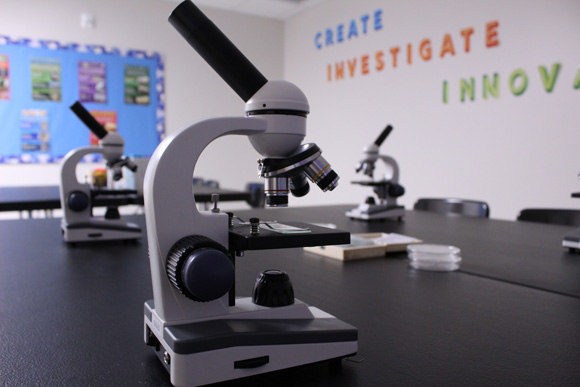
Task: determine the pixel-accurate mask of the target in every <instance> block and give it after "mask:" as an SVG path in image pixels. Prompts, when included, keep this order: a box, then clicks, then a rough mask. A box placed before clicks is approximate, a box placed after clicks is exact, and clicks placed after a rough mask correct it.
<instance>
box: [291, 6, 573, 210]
mask: <svg viewBox="0 0 580 387" xmlns="http://www.w3.org/2000/svg"><path fill="white" fill-rule="evenodd" d="M377 10H380V11H381V12H382V28H381V29H379V30H376V31H375V30H374V24H373V22H372V20H373V14H374V13H375V11H377ZM364 14H370V20H369V22H368V26H367V27H368V31H367V33H366V34H364V33H362V30H361V29H362V22H361V21H360V18H361V16H362V15H364ZM579 17H580V2H579V1H577V0H567V1H566V0H557V1H548V0H545V1H540V0H538V1H526V0H510V1H502V0H487V1H459V0H446V1H432V0H382V1H381V0H358V1H356V2H355V1H349V0H332V1H327V2H325V3H323V4H322V5H319V6H317V7H314V8H312V9H311V10H309V11H307V12H305V13H302V14H300V15H298V16H296V17H293V18H292V19H290V20H289V21H288V22H287V23H286V25H285V44H284V46H285V49H286V51H285V78H286V79H287V80H289V81H291V82H294V83H295V84H297V85H298V86H299V87H301V88H302V89H303V91H304V92H305V93H306V95H307V96H308V98H309V101H310V105H311V111H312V113H311V114H310V116H309V136H308V139H309V140H310V141H313V142H316V143H318V145H319V146H320V147H321V148H322V149H323V151H324V155H325V156H326V158H327V160H328V161H329V162H330V163H331V164H332V165H333V167H334V168H335V170H336V171H337V172H338V173H339V175H340V176H341V177H342V179H341V185H340V186H339V187H338V188H337V189H336V190H335V191H334V192H332V193H327V194H324V195H323V194H321V193H318V192H316V193H314V194H311V195H310V196H309V197H307V198H305V199H303V201H302V203H316V202H321V201H326V202H329V203H341V202H342V203H344V202H360V201H361V200H363V199H364V197H365V196H367V195H368V194H371V192H370V190H369V188H364V187H360V186H353V185H351V184H349V182H350V181H352V180H357V179H359V180H360V179H361V177H362V176H360V175H356V174H355V173H354V165H355V164H356V163H357V161H358V159H359V155H360V151H361V149H362V147H363V146H365V145H367V144H368V143H370V142H372V141H374V139H375V138H376V136H377V135H378V134H379V133H380V131H381V130H382V129H383V128H384V127H385V126H386V124H387V123H391V124H392V125H393V126H394V130H393V132H392V133H391V136H390V137H389V138H388V139H387V141H386V142H385V143H384V144H383V146H382V148H381V150H382V151H383V152H384V153H387V154H389V155H392V156H393V157H395V158H396V159H397V160H398V162H399V164H400V168H401V183H402V184H403V185H404V186H405V188H406V189H407V193H406V194H405V196H403V197H402V202H403V203H404V204H405V205H406V206H407V207H411V206H412V205H413V203H414V201H415V200H416V198H418V197H425V196H455V197H464V198H472V199H483V200H486V201H488V202H489V204H490V206H491V215H492V217H495V218H505V219H514V218H515V217H516V215H517V213H518V212H519V210H520V209H521V208H523V207H530V206H534V207H541V206H545V207H569V208H578V207H580V202H578V201H577V200H578V199H571V198H570V194H571V193H572V192H576V191H580V182H579V181H578V179H577V177H576V176H577V175H578V172H579V171H580V159H579V158H578V144H580V130H579V125H580V89H578V88H576V89H575V88H574V87H573V84H574V80H575V79H576V80H577V81H578V82H580V80H578V77H580V74H579V71H580V68H579V63H580V51H579V50H578V47H580V23H579V22H578V20H579ZM353 19H354V20H355V23H356V25H357V26H358V32H359V35H358V37H354V36H353V37H352V38H351V39H347V33H348V31H349V26H350V23H351V20H353ZM492 21H497V22H498V23H499V25H498V27H497V37H496V38H495V39H497V40H498V42H499V45H497V46H495V47H486V44H485V39H486V38H485V31H486V23H488V22H492ZM339 24H344V40H343V42H341V43H338V42H336V33H337V32H336V30H337V26H338V25H339ZM466 27H472V28H473V34H472V35H471V38H470V50H469V52H465V48H464V44H465V40H464V38H463V37H462V35H461V33H460V31H461V30H462V29H464V28H466ZM327 28H330V29H333V30H334V44H333V45H330V46H323V47H322V48H321V49H317V48H316V47H315V36H316V34H317V32H319V31H320V32H322V33H323V34H324V33H325V30H326V29H327ZM445 34H450V36H451V39H452V42H453V45H454V49H455V55H451V54H446V55H444V57H443V58H440V57H439V53H440V50H441V44H442V41H443V38H444V36H445ZM425 38H428V39H430V40H431V46H432V50H433V56H432V58H431V59H430V60H428V61H425V60H422V59H421V58H420V57H419V51H418V46H419V44H420V42H421V41H422V40H423V39H425ZM492 40H493V39H492ZM322 42H323V43H324V40H322ZM409 43H410V44H412V46H413V51H412V55H413V56H412V64H410V65H409V64H407V61H406V48H407V44H409ZM395 46H399V47H400V52H399V54H398V64H397V67H396V68H393V66H392V63H391V60H392V56H391V54H390V49H391V48H392V47H395ZM379 51H383V52H384V57H383V60H384V62H385V65H384V68H383V69H382V70H378V69H377V68H376V66H377V65H378V64H380V63H379V62H378V61H377V60H376V59H375V55H376V54H377V52H379ZM365 55H369V62H368V63H369V71H368V74H362V72H361V67H360V63H361V60H362V59H361V58H362V57H363V56H365ZM355 58H356V59H357V67H356V71H355V74H354V76H352V77H351V76H350V75H349V74H348V67H347V64H346V62H347V61H348V60H351V61H352V60H354V59H355ZM337 62H345V77H344V79H342V80H336V79H335V77H333V78H332V80H331V81H329V80H328V73H327V66H328V65H331V66H334V65H335V63H337ZM554 63H560V65H561V69H560V71H559V74H558V77H557V78H556V82H555V86H554V89H553V90H552V92H546V91H545V90H544V86H543V83H542V81H541V78H540V72H539V66H545V67H546V68H547V70H548V74H550V72H551V68H552V65H553V64H554ZM516 69H521V70H523V71H524V72H525V74H526V75H527V77H528V86H527V89H526V90H525V92H524V93H523V94H521V95H519V96H515V95H514V94H513V93H512V91H511V89H510V87H509V84H510V83H509V82H510V75H511V74H512V72H514V70H516ZM494 73H497V74H498V75H499V85H500V86H499V98H492V97H488V99H484V97H483V76H484V75H488V76H489V77H493V74H494ZM471 77H473V78H474V80H475V98H474V100H473V101H471V100H469V99H467V100H466V101H464V102H461V100H460V97H459V96H460V88H459V83H460V80H461V79H469V78H471ZM445 80H446V81H448V87H449V89H448V103H447V104H445V103H443V100H442V95H443V91H442V90H443V81H445ZM519 81H521V79H520V80H519ZM519 81H517V82H516V84H515V86H516V87H517V86H518V85H519V83H518V82H519ZM313 191H316V190H313Z"/></svg>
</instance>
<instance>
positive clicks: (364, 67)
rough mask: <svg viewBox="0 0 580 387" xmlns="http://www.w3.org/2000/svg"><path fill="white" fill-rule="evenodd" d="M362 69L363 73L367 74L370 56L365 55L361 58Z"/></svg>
mask: <svg viewBox="0 0 580 387" xmlns="http://www.w3.org/2000/svg"><path fill="white" fill-rule="evenodd" d="M360 65H361V68H360V71H361V73H362V74H363V75H367V74H368V73H369V56H368V55H363V56H361V58H360Z"/></svg>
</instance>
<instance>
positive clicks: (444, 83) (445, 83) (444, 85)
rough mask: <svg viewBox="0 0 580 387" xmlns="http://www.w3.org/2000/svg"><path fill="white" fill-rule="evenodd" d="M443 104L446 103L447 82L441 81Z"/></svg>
mask: <svg viewBox="0 0 580 387" xmlns="http://www.w3.org/2000/svg"><path fill="white" fill-rule="evenodd" d="M443 103H447V81H443Z"/></svg>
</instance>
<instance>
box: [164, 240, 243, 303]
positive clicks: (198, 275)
mask: <svg viewBox="0 0 580 387" xmlns="http://www.w3.org/2000/svg"><path fill="white" fill-rule="evenodd" d="M166 271H167V277H168V278H169V281H170V282H171V284H172V285H173V286H174V287H175V288H176V289H177V290H179V291H180V292H181V293H182V294H183V295H185V296H186V297H188V298H190V299H192V300H194V301H200V302H206V301H212V300H216V299H218V298H220V297H222V296H223V295H225V294H226V293H227V292H228V291H229V290H230V289H231V287H232V286H233V284H234V278H235V270H234V265H233V263H232V261H231V259H230V256H229V253H228V251H227V250H226V249H225V247H223V246H222V245H220V244H219V243H217V242H216V241H214V240H212V239H210V238H207V237H204V236H201V235H192V236H188V237H185V238H182V239H180V240H179V241H178V242H177V243H175V244H174V245H173V247H172V248H171V250H169V254H168V256H167V265H166Z"/></svg>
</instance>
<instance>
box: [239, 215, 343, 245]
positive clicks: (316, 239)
mask: <svg viewBox="0 0 580 387" xmlns="http://www.w3.org/2000/svg"><path fill="white" fill-rule="evenodd" d="M271 223H274V222H271ZM284 224H285V225H288V226H293V227H298V228H305V229H308V230H309V231H308V232H305V233H287V234H285V233H280V232H276V231H272V230H267V229H265V228H264V227H261V228H260V233H259V234H258V235H252V234H251V231H250V226H249V225H248V224H235V225H234V226H233V228H230V249H232V250H235V251H246V250H269V249H287V248H292V247H308V246H326V245H346V244H349V243H350V233H349V232H347V231H341V230H336V229H331V228H327V227H320V226H315V225H312V224H307V223H298V222H284Z"/></svg>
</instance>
